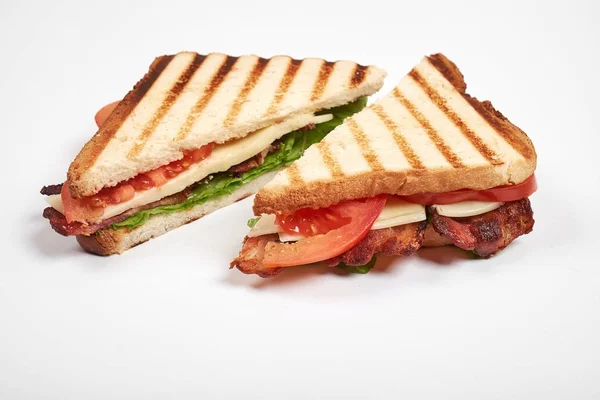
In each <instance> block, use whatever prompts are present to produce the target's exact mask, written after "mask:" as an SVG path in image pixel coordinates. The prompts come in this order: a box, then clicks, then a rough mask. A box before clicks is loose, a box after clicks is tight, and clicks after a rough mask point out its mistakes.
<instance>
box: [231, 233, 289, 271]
mask: <svg viewBox="0 0 600 400" xmlns="http://www.w3.org/2000/svg"><path fill="white" fill-rule="evenodd" d="M277 241H279V236H278V235H276V234H271V235H262V236H257V237H246V238H245V239H244V244H243V245H242V250H241V251H240V255H239V256H238V257H236V258H235V259H234V260H233V261H232V262H231V264H230V266H229V268H233V267H237V269H239V270H240V271H242V272H243V273H245V274H256V275H258V276H260V277H262V278H270V277H273V276H275V275H277V274H279V273H280V272H281V271H283V268H282V267H278V268H266V267H265V266H264V265H263V263H262V262H263V259H264V257H265V247H266V246H267V243H269V242H277Z"/></svg>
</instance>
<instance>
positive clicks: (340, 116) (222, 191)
mask: <svg viewBox="0 0 600 400" xmlns="http://www.w3.org/2000/svg"><path fill="white" fill-rule="evenodd" d="M366 105H367V98H366V97H360V98H359V99H357V100H356V101H354V102H352V103H348V104H346V105H343V106H340V107H335V108H331V109H329V110H324V111H321V112H319V113H317V114H318V115H323V114H333V119H331V120H330V121H327V122H323V123H321V124H318V125H317V126H315V127H314V128H313V129H311V130H308V131H294V132H290V133H288V134H287V135H285V136H283V137H282V138H281V139H280V142H279V149H278V150H277V151H274V152H272V153H269V154H268V155H267V156H266V157H265V161H264V163H263V164H262V165H259V166H258V167H256V168H253V169H251V170H249V171H246V172H244V173H242V174H239V175H230V174H229V173H228V172H227V171H225V172H219V173H216V174H213V175H212V179H211V180H209V181H208V182H205V183H202V184H199V185H197V186H195V187H194V188H193V189H192V190H191V192H190V194H189V195H188V197H187V199H186V200H184V201H183V202H181V203H179V204H173V205H168V206H159V207H154V208H151V209H148V210H143V211H140V212H138V213H137V214H134V215H132V216H131V217H129V218H127V219H126V220H124V221H122V222H118V223H116V224H112V225H111V226H110V228H112V229H115V230H116V229H119V228H128V229H133V228H135V227H138V226H140V225H142V224H143V223H144V222H146V221H147V220H148V219H149V218H150V217H151V216H152V215H158V214H171V213H176V212H180V211H185V210H188V209H190V208H192V207H194V206H197V205H199V204H202V203H204V202H206V201H208V200H210V199H213V198H215V197H219V196H224V195H228V194H230V193H231V192H233V191H234V190H236V189H237V188H239V187H240V186H242V185H244V184H246V183H248V182H250V181H252V180H254V179H256V178H258V177H259V176H261V175H263V174H266V173H267V172H271V171H274V170H277V169H280V168H283V167H286V166H288V165H290V164H291V163H292V162H294V161H296V160H297V159H299V158H300V157H301V156H302V154H304V151H305V150H306V149H307V148H309V147H310V146H311V145H313V144H315V143H318V142H320V141H321V140H322V139H323V138H324V137H325V136H326V135H327V134H328V133H329V132H331V131H332V130H333V129H334V128H335V127H336V126H338V125H340V124H341V123H342V122H343V121H344V119H345V118H347V117H349V116H351V115H353V114H356V113H357V112H359V111H360V110H362V109H363V108H364V107H365V106H366Z"/></svg>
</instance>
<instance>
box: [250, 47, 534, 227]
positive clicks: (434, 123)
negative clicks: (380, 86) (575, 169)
mask: <svg viewBox="0 0 600 400" xmlns="http://www.w3.org/2000/svg"><path fill="white" fill-rule="evenodd" d="M535 167H536V153H535V149H534V147H533V144H532V143H531V141H530V140H529V138H528V137H527V135H526V134H525V133H524V132H523V131H522V130H521V129H519V128H518V127H517V126H515V125H514V124H512V123H511V122H510V121H509V120H508V119H507V118H505V117H504V116H503V115H502V114H501V113H500V112H498V111H497V110H496V109H494V107H493V106H492V104H491V103H490V102H489V101H484V102H480V101H478V100H477V99H475V98H474V97H471V96H469V95H468V94H467V93H466V84H465V81H464V79H463V76H462V74H461V72H460V71H459V70H458V68H457V67H456V65H454V63H452V62H451V61H450V60H448V59H447V58H446V57H445V56H444V55H442V54H435V55H432V56H430V57H424V58H423V60H422V61H421V62H420V63H419V64H418V65H417V66H416V67H415V68H413V69H412V70H411V71H410V72H409V73H408V74H407V75H406V76H405V77H404V78H403V79H402V80H401V81H400V83H399V84H398V85H397V86H396V87H395V88H394V89H393V91H392V92H391V93H390V94H388V95H387V96H385V97H384V98H382V99H381V100H379V101H378V102H377V103H375V104H373V105H371V106H369V107H367V108H365V109H363V110H362V111H361V112H359V113H357V114H355V115H354V116H352V117H350V118H348V119H346V120H345V122H344V123H343V124H342V125H340V126H338V127H337V128H336V129H335V130H333V131H332V132H331V133H330V134H329V135H328V136H327V137H326V138H325V139H324V140H323V141H322V142H321V143H319V144H316V145H314V146H312V147H311V148H309V149H308V150H307V151H306V152H305V154H304V156H303V157H302V158H300V159H299V160H297V161H296V162H295V163H294V164H292V165H291V166H290V167H289V168H287V169H286V170H283V171H282V172H280V173H279V174H278V175H277V176H276V177H275V178H274V179H273V180H272V181H271V182H269V183H268V184H267V185H266V186H265V187H264V188H263V189H261V190H260V191H259V192H258V194H257V195H256V198H255V202H254V212H255V214H256V215H260V214H263V213H285V212H291V211H294V210H297V209H299V208H304V207H314V208H320V207H327V206H329V205H332V204H335V203H338V202H340V201H343V200H349V199H357V198H365V197H373V196H375V195H378V194H381V193H387V194H397V195H410V194H415V193H427V192H448V191H453V190H458V189H475V190H482V189H489V188H492V187H496V186H501V185H510V184H517V183H520V182H522V181H524V180H525V179H527V178H528V177H529V176H530V175H532V174H533V172H534V170H535Z"/></svg>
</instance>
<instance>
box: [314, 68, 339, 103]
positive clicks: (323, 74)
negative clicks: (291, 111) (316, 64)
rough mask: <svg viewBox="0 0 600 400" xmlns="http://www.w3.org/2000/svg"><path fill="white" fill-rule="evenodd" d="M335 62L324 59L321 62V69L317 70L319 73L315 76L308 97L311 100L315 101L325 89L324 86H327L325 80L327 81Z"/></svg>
mask: <svg viewBox="0 0 600 400" xmlns="http://www.w3.org/2000/svg"><path fill="white" fill-rule="evenodd" d="M334 65H335V63H334V62H331V61H324V62H323V64H321V69H320V70H319V75H318V76H317V80H316V81H315V84H314V86H313V90H312V96H311V97H310V100H311V101H316V100H319V99H320V98H321V96H322V95H323V92H324V91H325V87H326V86H327V81H329V77H330V76H331V73H332V72H333V68H334Z"/></svg>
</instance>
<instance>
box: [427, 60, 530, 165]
mask: <svg viewBox="0 0 600 400" xmlns="http://www.w3.org/2000/svg"><path fill="white" fill-rule="evenodd" d="M427 58H428V59H429V62H430V63H431V65H433V66H434V67H435V69H437V70H438V71H439V72H440V73H441V74H442V75H443V76H444V78H446V79H447V80H448V82H450V83H451V84H452V86H454V87H455V88H456V90H458V91H459V92H460V94H461V95H462V96H463V98H464V99H465V100H467V101H468V102H469V104H471V107H473V109H474V110H475V111H476V112H477V113H478V114H479V115H481V117H482V118H483V119H485V120H486V121H487V123H488V124H489V125H490V126H491V127H492V128H493V129H494V130H495V131H496V132H497V133H498V134H499V135H500V136H502V138H503V139H504V140H506V142H507V143H508V144H509V145H510V146H512V148H513V149H515V150H516V151H517V152H518V153H519V154H521V155H522V156H523V157H524V158H525V159H527V160H530V159H532V158H535V150H534V147H533V144H532V143H531V142H530V141H529V140H528V139H526V137H527V135H526V134H525V132H523V131H522V130H521V129H520V128H519V127H517V126H516V125H514V124H512V123H511V122H510V121H509V120H508V119H507V118H506V117H505V116H504V115H502V113H501V112H500V111H498V110H496V109H495V108H494V106H492V103H490V102H489V101H483V102H480V101H479V100H477V99H476V98H474V97H471V96H469V95H468V94H467V93H466V90H467V84H466V83H465V79H464V77H463V75H462V73H461V72H460V70H459V69H458V67H457V66H456V65H455V64H454V63H453V62H452V61H451V60H449V59H448V58H446V57H445V56H444V55H443V54H433V55H431V56H429V57H427ZM515 130H517V131H518V132H519V133H517V132H515ZM521 135H523V136H521Z"/></svg>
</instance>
